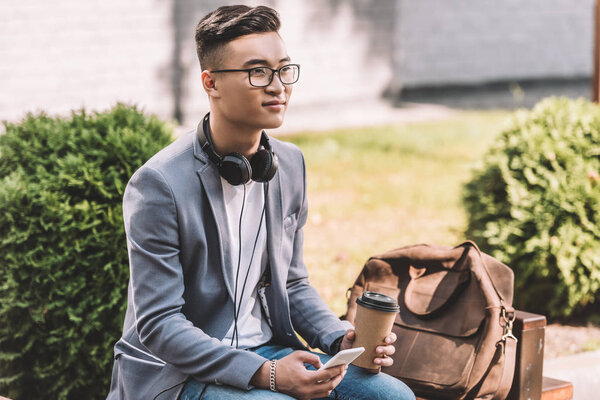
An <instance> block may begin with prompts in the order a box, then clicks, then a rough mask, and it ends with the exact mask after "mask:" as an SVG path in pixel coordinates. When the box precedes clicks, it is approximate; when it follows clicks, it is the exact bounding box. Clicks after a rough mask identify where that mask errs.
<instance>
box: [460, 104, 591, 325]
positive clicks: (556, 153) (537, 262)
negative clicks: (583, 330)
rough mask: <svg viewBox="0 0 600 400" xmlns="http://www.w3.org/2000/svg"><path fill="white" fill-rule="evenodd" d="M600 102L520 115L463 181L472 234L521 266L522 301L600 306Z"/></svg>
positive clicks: (587, 309)
mask: <svg viewBox="0 0 600 400" xmlns="http://www.w3.org/2000/svg"><path fill="white" fill-rule="evenodd" d="M599 171H600V108H599V107H598V106H597V105H594V104H592V103H589V102H587V101H585V100H577V101H574V100H569V99H564V98H550V99H545V100H543V101H541V102H540V103H538V104H537V105H536V106H535V107H534V108H533V109H532V110H531V111H525V110H523V111H518V112H516V113H515V114H514V117H513V118H512V121H511V122H510V126H509V127H507V128H506V129H505V130H504V131H503V132H502V134H501V135H500V137H499V138H498V140H497V142H496V143H495V145H494V146H493V148H492V149H491V150H490V151H489V152H488V154H487V155H486V156H485V159H484V165H483V167H482V168H480V169H479V170H478V171H476V172H475V174H474V176H473V179H472V180H471V181H470V182H469V183H468V184H466V186H465V197H464V200H465V206H466V209H467V212H468V214H469V226H468V229H467V236H468V237H470V238H472V239H474V240H475V241H477V242H478V243H479V244H480V245H481V247H482V249H483V250H486V251H488V252H490V253H491V254H492V255H493V256H495V257H497V258H498V259H500V260H502V261H504V262H505V263H507V264H508V265H510V266H511V267H512V268H513V269H514V271H515V295H516V305H517V306H518V307H519V308H521V309H525V310H528V311H535V312H540V313H544V314H545V315H548V316H549V317H554V318H558V319H563V320H564V319H570V318H587V319H588V320H590V319H594V315H595V316H596V317H595V318H598V317H597V316H598V311H600V180H599Z"/></svg>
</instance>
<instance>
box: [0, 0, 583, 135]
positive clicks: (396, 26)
mask: <svg viewBox="0 0 600 400" xmlns="http://www.w3.org/2000/svg"><path fill="white" fill-rule="evenodd" d="M238 2H245V3H247V4H251V5H256V4H268V5H271V6H274V7H275V8H277V9H278V10H279V12H280V14H281V17H282V30H281V34H282V36H283V37H284V39H285V40H286V42H287V45H288V50H289V54H290V55H291V57H292V58H293V60H294V61H296V62H299V63H300V64H302V71H301V79H300V82H299V84H298V85H297V87H296V88H295V90H294V99H293V101H292V103H291V109H290V111H293V109H294V107H302V106H308V105H315V104H317V105H318V104H329V103H332V102H342V101H356V100H360V99H365V98H376V97H378V96H379V95H380V94H381V93H382V92H383V91H384V90H385V89H386V88H391V89H392V90H394V89H399V88H401V87H418V86H432V85H446V84H457V83H458V84H471V83H480V82H487V81H503V80H509V81H510V80H516V79H523V78H547V77H572V76H589V75H590V74H591V68H592V31H593V29H592V28H593V24H592V23H593V19H592V15H593V14H592V10H593V2H594V0H520V1H519V0H496V1H493V0H269V1H266V2H265V1H258V0H251V1H249V0H248V1H244V0H228V1H220V0H202V1H200V0H128V1H119V0H52V1H50V0H0V119H9V120H15V119H18V118H20V117H22V116H23V114H24V113H25V111H35V110H38V109H43V110H46V111H48V112H49V113H51V114H53V113H68V111H69V110H70V109H72V108H79V107H81V106H85V107H86V108H88V109H106V108H107V107H109V106H110V105H112V104H114V103H115V102H116V101H126V102H133V103H137V104H139V105H140V106H142V107H143V108H145V109H146V110H147V111H149V112H152V113H156V114H158V115H160V116H161V117H163V118H172V117H174V115H175V109H176V106H177V105H179V109H180V111H181V113H182V114H183V117H184V124H185V125H186V126H193V125H195V122H196V121H197V120H198V119H199V118H201V116H202V114H203V113H204V112H205V111H206V109H207V108H208V102H207V99H206V95H205V93H204V92H203V90H202V87H201V85H200V79H199V77H200V68H199V66H198V61H197V58H196V53H195V46H194V41H193V35H194V28H195V26H196V23H197V22H198V20H199V19H200V18H201V17H202V16H203V15H205V14H206V13H207V12H208V11H210V10H213V9H215V8H217V7H218V6H220V5H224V4H232V3H238ZM174 59H178V61H179V62H178V63H176V62H174ZM177 88H180V90H179V91H178V89H177ZM176 100H177V101H176Z"/></svg>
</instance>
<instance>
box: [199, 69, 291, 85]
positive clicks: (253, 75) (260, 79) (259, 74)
mask: <svg viewBox="0 0 600 400" xmlns="http://www.w3.org/2000/svg"><path fill="white" fill-rule="evenodd" d="M210 72H247V73H248V81H250V85H251V86H254V87H266V86H269V85H270V84H271V82H272V81H273V75H275V72H277V75H279V80H280V81H281V83H283V84H284V85H292V84H294V83H296V82H298V78H299V77H300V65H298V64H287V65H284V66H283V67H281V68H278V69H273V68H269V67H254V68H247V69H217V70H214V71H210Z"/></svg>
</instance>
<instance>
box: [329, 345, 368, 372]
mask: <svg viewBox="0 0 600 400" xmlns="http://www.w3.org/2000/svg"><path fill="white" fill-rule="evenodd" d="M363 351H365V348H364V347H356V348H354V349H346V350H342V351H340V352H338V353H336V354H335V355H334V356H333V357H331V358H330V359H329V361H327V362H326V363H325V364H323V365H322V366H321V368H319V371H320V370H322V369H327V368H331V367H337V366H338V365H342V364H350V363H351V362H352V361H354V360H355V359H356V357H358V356H360V355H361V354H362V352H363Z"/></svg>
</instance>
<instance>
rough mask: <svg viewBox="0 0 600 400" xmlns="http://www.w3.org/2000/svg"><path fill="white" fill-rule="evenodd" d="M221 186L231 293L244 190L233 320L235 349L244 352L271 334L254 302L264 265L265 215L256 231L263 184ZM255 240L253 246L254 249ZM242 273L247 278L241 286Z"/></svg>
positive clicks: (227, 340) (225, 340)
mask: <svg viewBox="0 0 600 400" xmlns="http://www.w3.org/2000/svg"><path fill="white" fill-rule="evenodd" d="M221 186H222V187H223V199H224V201H225V210H226V212H227V223H228V225H229V235H230V236H229V243H230V244H231V251H230V253H229V254H231V259H230V260H225V263H226V266H225V268H230V269H231V271H230V272H231V274H230V275H229V276H232V277H233V280H234V281H233V282H230V284H231V287H232V288H233V290H235V279H236V278H235V277H236V274H237V270H238V257H239V253H238V252H239V242H240V238H239V227H240V213H241V211H242V202H243V200H244V186H245V187H246V201H245V204H244V210H243V214H242V224H241V227H242V254H241V258H240V260H241V261H240V263H239V275H238V279H237V299H236V301H237V304H236V308H237V307H239V305H240V304H241V307H240V311H239V314H238V320H237V337H238V348H240V349H247V348H250V347H256V346H259V345H261V344H264V343H266V342H268V341H269V340H270V339H271V337H272V336H273V332H272V331H271V328H270V327H269V325H268V323H267V321H266V319H265V317H264V316H263V313H262V306H261V304H260V301H259V300H258V293H257V291H258V283H259V281H260V278H261V277H262V275H263V273H264V271H265V268H266V266H267V263H268V255H267V227H266V216H263V218H262V223H261V225H260V228H259V222H260V221H261V215H262V213H263V209H264V204H265V196H264V184H260V183H256V182H253V181H250V182H248V183H247V184H246V185H237V186H233V185H231V184H229V182H227V181H226V180H225V179H223V178H221ZM259 229H260V231H259ZM257 234H258V238H257ZM255 240H256V247H255V248H254V246H255V245H254V242H255ZM253 248H254V255H253ZM250 259H252V265H250V266H248V264H249V263H250ZM246 274H247V275H248V278H247V281H246V285H245V287H244V280H246ZM242 290H243V293H242ZM240 297H241V303H240ZM234 324H235V321H234V323H232V324H231V327H230V328H229V331H228V332H227V334H226V335H225V337H224V338H223V340H222V342H223V343H225V344H227V345H229V344H231V338H232V335H233V329H234ZM235 345H236V341H235V339H234V341H233V346H235Z"/></svg>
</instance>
